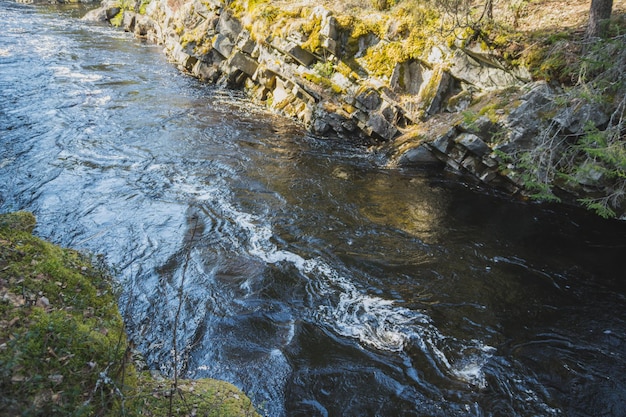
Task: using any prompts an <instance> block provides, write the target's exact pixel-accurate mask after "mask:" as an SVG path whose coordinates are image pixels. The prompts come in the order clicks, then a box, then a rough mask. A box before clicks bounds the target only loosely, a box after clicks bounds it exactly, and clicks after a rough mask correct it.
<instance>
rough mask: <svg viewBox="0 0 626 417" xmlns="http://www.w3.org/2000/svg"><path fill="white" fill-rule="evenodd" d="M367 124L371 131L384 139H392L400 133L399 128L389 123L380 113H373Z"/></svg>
mask: <svg viewBox="0 0 626 417" xmlns="http://www.w3.org/2000/svg"><path fill="white" fill-rule="evenodd" d="M366 126H367V127H368V128H369V129H367V130H369V131H370V132H373V133H376V134H377V135H378V136H380V137H381V138H382V139H384V140H391V139H393V137H394V136H395V135H396V133H398V129H397V128H396V127H395V126H394V125H392V124H391V123H389V122H388V121H387V120H385V118H384V117H383V116H382V114H380V113H374V114H371V115H370V117H369V119H368V121H367V123H366Z"/></svg>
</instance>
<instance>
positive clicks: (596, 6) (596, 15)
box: [587, 0, 613, 39]
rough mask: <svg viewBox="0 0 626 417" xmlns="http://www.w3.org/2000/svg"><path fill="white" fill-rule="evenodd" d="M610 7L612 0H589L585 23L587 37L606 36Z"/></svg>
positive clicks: (611, 7)
mask: <svg viewBox="0 0 626 417" xmlns="http://www.w3.org/2000/svg"><path fill="white" fill-rule="evenodd" d="M612 9H613V0H591V7H590V8H589V24H588V25H587V38H588V39H590V38H598V37H603V36H606V32H607V30H608V28H609V18H610V17H611V11H612Z"/></svg>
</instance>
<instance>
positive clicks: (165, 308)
mask: <svg viewBox="0 0 626 417" xmlns="http://www.w3.org/2000/svg"><path fill="white" fill-rule="evenodd" d="M85 11H86V10H85V9H84V8H83V7H82V6H49V5H39V6H35V5H24V4H17V3H13V2H10V1H6V0H0V15H1V16H2V18H1V22H2V23H1V30H0V140H1V148H0V210H1V211H3V212H4V211H12V210H18V209H23V210H30V211H32V212H34V213H35V214H36V216H37V218H38V226H37V229H36V233H37V234H38V235H40V236H42V237H44V238H46V239H49V240H51V241H53V242H55V243H58V244H61V245H64V246H69V247H73V248H77V249H80V250H85V251H88V252H91V253H94V254H100V255H101V257H102V258H103V259H104V260H105V261H106V262H107V263H108V264H109V265H111V267H112V268H113V269H114V271H115V274H116V277H117V278H118V280H119V283H120V306H121V310H122V314H123V316H124V319H125V322H126V325H127V328H128V332H129V335H130V337H131V338H132V339H133V340H134V342H135V343H136V345H137V346H138V348H139V349H140V350H141V351H142V352H143V353H144V354H145V356H146V359H147V361H148V363H149V366H150V367H151V368H153V369H159V370H161V371H162V372H164V373H169V374H171V373H172V370H173V367H174V366H177V367H178V369H179V370H180V372H181V374H182V375H184V376H186V377H190V378H201V377H214V378H220V379H224V380H228V381H230V382H232V383H234V384H235V385H237V386H238V387H240V388H242V389H243V390H244V391H245V392H246V393H247V394H248V395H250V397H251V398H252V399H253V400H254V402H255V404H257V406H258V407H259V408H260V409H261V412H262V413H263V414H265V415H267V416H289V417H291V416H446V417H449V416H623V415H626V341H625V338H626V322H625V318H626V300H625V295H626V281H625V273H624V270H625V264H626V257H625V254H626V225H625V224H623V223H619V222H608V221H602V220H600V219H597V218H594V217H593V215H591V214H588V213H582V212H578V211H574V210H570V209H565V208H564V207H554V206H538V205H533V204H528V203H523V202H519V201H514V200H512V199H510V198H507V197H506V196H501V195H497V194H494V193H489V192H487V191H485V190H476V189H474V188H473V187H472V186H470V185H467V184H464V183H463V182H462V181H460V180H459V179H458V178H457V177H455V176H453V175H449V174H446V173H445V172H442V171H441V170H438V169H435V170H433V169H424V170H413V171H410V172H407V171H401V170H397V169H389V168H386V167H385V155H384V153H383V152H380V151H377V150H376V149H367V148H364V147H362V146H360V145H359V144H357V143H350V140H346V139H340V138H334V137H328V138H321V137H315V136H311V135H310V134H308V133H307V132H305V131H304V130H303V129H302V128H301V127H300V126H298V125H297V124H294V123H292V122H291V121H289V120H285V119H283V118H281V117H279V116H276V115H272V114H270V113H267V112H266V111H264V110H263V109H259V108H257V107H255V106H254V105H253V104H251V103H250V102H248V101H247V100H246V99H245V97H242V96H240V95H238V94H237V93H234V92H229V91H226V90H223V89H220V88H215V87H211V86H207V85H203V84H201V83H199V82H198V81H196V80H194V79H192V78H189V77H187V76H185V75H183V74H180V73H179V72H178V71H177V70H176V69H175V68H174V67H173V66H172V65H170V64H169V63H168V62H166V60H165V58H164V56H163V54H162V52H161V49H160V48H159V47H157V46H154V45H150V44H146V43H144V42H141V41H139V40H136V39H133V38H132V36H131V35H129V34H126V33H123V32H121V31H119V30H116V29H113V28H110V27H108V26H105V25H98V24H93V23H87V22H83V21H81V20H79V17H80V16H81V15H82V14H84V13H85ZM174 327H176V332H173V329H174ZM174 335H175V336H176V340H174ZM174 345H176V348H177V349H176V351H177V352H178V353H179V357H178V358H176V360H174V357H173V354H172V351H173V347H174Z"/></svg>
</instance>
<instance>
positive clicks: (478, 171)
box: [85, 0, 608, 193]
mask: <svg viewBox="0 0 626 417" xmlns="http://www.w3.org/2000/svg"><path fill="white" fill-rule="evenodd" d="M231 3H232V2H229V3H228V4H229V5H227V4H226V2H224V1H222V0H187V1H185V0H153V1H152V2H151V3H149V5H148V6H147V8H146V12H145V14H139V13H138V12H137V11H138V10H139V9H140V7H139V6H140V3H137V4H136V5H135V7H134V8H132V10H123V11H120V7H121V6H120V3H118V2H116V1H115V0H105V2H104V3H102V7H101V8H100V9H97V10H94V11H92V12H90V13H89V14H88V15H87V16H86V17H85V18H86V19H90V20H97V21H105V20H111V19H112V18H113V17H114V16H115V15H116V14H117V13H123V16H122V19H121V22H122V27H123V28H124V30H126V31H129V32H133V33H134V34H135V35H136V36H139V37H143V38H146V39H149V40H151V41H154V42H157V43H160V44H162V45H164V49H165V52H166V53H167V55H168V57H169V58H170V60H172V61H173V62H174V63H175V64H176V65H178V66H179V67H180V69H181V70H183V71H185V72H188V73H190V74H192V75H194V76H196V77H198V78H200V79H202V80H205V81H207V82H211V83H218V84H223V85H227V86H229V87H233V88H242V89H244V90H246V91H247V92H248V94H249V96H250V97H251V98H252V99H254V100H255V101H257V102H259V103H261V104H264V105H266V106H267V107H268V108H271V109H272V110H274V111H276V112H279V113H282V114H284V115H286V116H288V117H291V118H294V119H297V120H299V121H300V122H301V123H303V125H304V126H305V127H306V128H307V129H309V130H311V131H312V132H314V133H316V134H323V135H326V134H330V133H333V134H337V135H340V136H344V137H346V138H350V139H351V140H354V139H357V140H360V141H365V142H368V143H372V144H380V143H382V142H386V143H393V145H392V146H390V148H391V149H392V150H391V151H390V152H389V154H390V165H395V166H415V165H420V164H431V163H433V162H439V163H443V164H445V165H446V166H447V167H448V168H449V169H452V170H454V171H457V172H459V173H462V174H463V175H466V176H469V177H471V178H474V179H476V181H479V182H482V183H485V184H489V185H491V186H497V187H500V188H503V189H505V190H507V191H508V192H511V193H517V192H520V191H523V189H524V183H523V182H522V181H521V180H520V176H519V175H517V174H516V173H515V172H514V169H513V166H512V164H508V163H507V161H505V160H503V158H502V156H503V155H517V154H520V153H522V152H524V151H526V150H528V149H532V148H533V147H536V146H537V145H538V143H539V142H540V141H541V140H542V138H543V137H545V135H546V134H552V133H554V134H567V135H580V134H581V133H582V132H583V130H584V123H591V124H593V125H594V126H601V125H603V124H605V123H606V122H607V120H608V115H607V114H606V113H605V112H604V111H603V109H601V108H600V107H599V106H594V105H592V104H589V103H583V102H579V103H576V102H573V103H571V104H570V105H568V106H560V107H559V106H557V105H556V104H555V95H556V93H555V91H554V90H553V89H552V88H551V87H549V86H548V85H547V84H546V83H544V82H539V83H531V82H530V76H529V74H528V71H526V70H525V69H524V68H513V67H510V66H509V65H508V64H507V63H506V62H505V61H504V60H503V59H501V58H500V57H499V56H498V55H497V54H495V53H492V52H490V51H483V50H481V49H480V48H476V47H465V46H464V47H460V46H459V47H455V46H451V47H447V46H442V45H439V46H436V47H433V48H432V49H431V50H430V51H424V53H423V54H422V55H421V57H420V58H411V59H409V60H407V61H398V62H395V63H392V66H391V68H392V69H393V70H392V71H391V74H390V76H389V77H388V78H386V77H377V76H374V75H373V74H370V73H367V71H366V70H365V69H364V68H360V69H358V70H356V69H355V70H353V67H350V65H348V63H349V62H359V60H360V59H363V56H364V55H365V54H366V52H367V51H368V48H377V47H378V46H379V44H381V43H384V42H382V41H383V40H382V39H381V38H379V37H378V36H375V35H372V34H368V35H363V36H360V37H359V38H358V39H350V38H349V36H347V34H346V33H345V29H343V32H342V29H341V28H340V26H339V23H338V20H337V18H336V17H335V16H334V15H333V13H332V12H331V11H329V10H327V9H325V8H324V7H323V6H316V7H315V8H314V9H313V10H312V11H311V12H310V13H309V15H308V16H304V17H303V16H302V15H301V14H300V13H297V14H294V16H299V17H292V18H290V19H291V20H290V21H289V23H288V24H287V25H286V26H285V27H273V28H271V30H270V28H265V31H259V29H258V25H259V24H260V23H259V22H258V19H259V18H258V17H255V16H253V15H251V14H250V13H251V12H250V11H246V10H244V11H241V10H239V11H237V12H235V10H234V9H233V8H232V5H231ZM283 22H284V21H283ZM283 24H284V23H283ZM311 27H313V28H318V29H317V31H316V30H313V31H311V29H310V28H311ZM305 28H308V29H305ZM388 30H389V31H391V32H392V33H390V34H388V35H387V36H388V37H389V38H390V39H392V38H393V39H395V38H397V37H399V36H401V30H400V28H399V27H398V28H395V29H394V27H393V25H391V26H390V27H389V29H388ZM348 51H351V52H348ZM348 53H350V54H352V55H348ZM340 68H343V69H344V70H341V71H340ZM346 68H347V70H346ZM503 91H504V92H507V93H506V94H509V95H510V96H511V97H510V98H508V99H507V101H508V102H507V104H506V105H505V106H503V108H499V109H498V110H497V111H494V112H489V111H486V109H489V107H490V106H492V105H493V100H492V99H491V98H489V97H488V95H489V94H493V93H494V92H496V93H497V92H503ZM486 96H487V98H484V99H482V100H483V101H482V104H479V105H475V104H473V103H475V102H477V101H480V100H481V97H486ZM500 100H502V98H500ZM483 112H484V113H485V114H482V113H483ZM468 113H469V114H470V116H472V113H475V114H476V116H477V117H475V118H474V119H475V120H472V121H471V122H468V121H464V120H463V119H464V118H466V116H467V114H468ZM487 115H488V117H487ZM478 116H481V117H478ZM471 118H473V117H471ZM442 126H443V127H442ZM413 130H415V131H420V132H421V133H419V134H415V135H411V134H410V133H408V134H407V133H406V132H411V131H413ZM399 137H400V138H401V139H398V138H399ZM592 174H593V173H592ZM596 177H598V178H596ZM599 180H601V178H600V177H599V176H598V175H595V176H594V175H591V174H590V175H588V176H587V177H585V178H582V179H581V184H582V183H585V184H589V183H590V182H592V181H599Z"/></svg>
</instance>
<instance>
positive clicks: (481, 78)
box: [450, 49, 523, 90]
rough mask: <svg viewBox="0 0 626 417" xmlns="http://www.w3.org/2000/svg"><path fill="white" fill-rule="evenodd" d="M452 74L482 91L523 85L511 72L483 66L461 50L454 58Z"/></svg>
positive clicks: (451, 66) (451, 68)
mask: <svg viewBox="0 0 626 417" xmlns="http://www.w3.org/2000/svg"><path fill="white" fill-rule="evenodd" d="M450 73H451V74H452V76H453V77H454V78H456V79H458V80H461V81H464V82H466V83H468V84H472V85H475V86H476V87H478V88H480V89H482V90H499V89H504V88H508V87H514V86H521V85H522V84H523V83H522V81H520V80H519V79H517V78H516V77H515V76H514V75H513V74H511V73H510V72H509V71H506V70H503V69H501V68H495V67H492V66H488V65H487V64H485V63H483V64H481V62H479V61H477V60H476V59H474V58H473V57H471V56H469V55H467V54H466V53H465V52H463V51H462V50H460V49H457V50H456V51H455V52H454V55H453V56H452V60H451V65H450Z"/></svg>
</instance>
